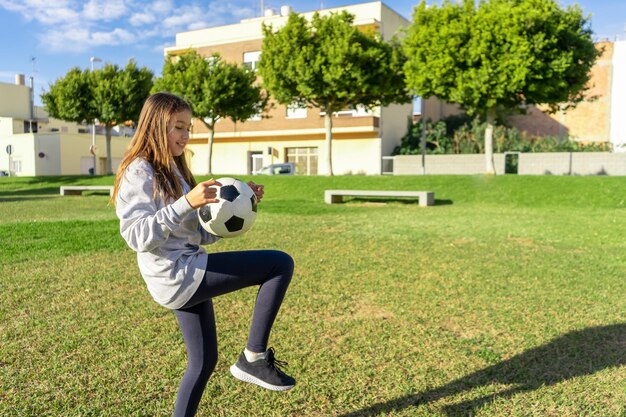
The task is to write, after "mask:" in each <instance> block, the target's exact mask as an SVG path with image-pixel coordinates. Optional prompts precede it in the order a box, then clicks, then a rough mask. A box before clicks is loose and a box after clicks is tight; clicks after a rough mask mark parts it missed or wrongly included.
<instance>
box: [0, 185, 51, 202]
mask: <svg viewBox="0 0 626 417" xmlns="http://www.w3.org/2000/svg"><path fill="white" fill-rule="evenodd" d="M52 194H54V195H59V187H43V188H28V189H20V190H9V191H0V199H1V200H3V201H6V198H15V197H20V196H42V197H46V196H49V195H52Z"/></svg>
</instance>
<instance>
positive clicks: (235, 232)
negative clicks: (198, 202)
mask: <svg viewBox="0 0 626 417" xmlns="http://www.w3.org/2000/svg"><path fill="white" fill-rule="evenodd" d="M217 182H219V183H220V184H222V186H221V187H220V186H217V185H214V186H213V187H215V188H217V198H219V200H220V201H218V202H217V203H211V204H207V205H205V206H202V207H200V208H199V209H198V217H199V219H200V224H201V225H202V227H203V228H204V229H205V230H206V231H207V232H209V233H211V234H213V235H215V236H219V237H235V236H239V235H242V234H244V233H245V232H247V231H248V230H250V228H251V227H252V225H253V224H254V221H255V220H256V208H257V200H256V195H255V194H254V191H252V188H250V186H249V185H248V184H246V183H244V182H242V181H240V180H238V179H236V178H229V177H225V178H219V179H218V180H217Z"/></svg>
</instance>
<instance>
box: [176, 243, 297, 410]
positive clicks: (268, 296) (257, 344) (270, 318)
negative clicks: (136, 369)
mask: <svg viewBox="0 0 626 417" xmlns="http://www.w3.org/2000/svg"><path fill="white" fill-rule="evenodd" d="M293 267H294V264H293V259H292V258H291V257H290V256H289V255H288V254H286V253H284V252H280V251H274V250H257V251H242V252H222V253H213V254H209V260H208V263H207V269H206V273H205V275H204V280H203V281H202V283H201V284H200V287H199V288H198V290H197V291H196V293H195V294H194V295H193V297H192V298H191V300H189V301H188V302H187V304H185V306H184V307H183V308H181V309H179V310H174V312H175V314H176V318H177V319H178V324H179V325H180V329H181V330H182V333H183V338H184V340H185V345H186V347H187V370H186V371H185V375H184V376H183V379H182V381H181V383H180V387H179V388H178V395H177V397H176V407H175V409H174V417H191V416H194V415H195V413H196V409H197V408H198V404H199V403H200V398H201V397H202V393H203V392H204V387H205V386H206V383H207V381H208V380H209V377H210V376H211V373H212V372H213V369H214V368H215V365H216V364H217V333H216V330H215V315H214V313H213V302H212V301H211V299H212V298H213V297H217V296H218V295H222V294H226V293H229V292H232V291H236V290H239V289H241V288H245V287H250V286H253V285H260V288H259V292H258V293H257V297H256V304H255V306H254V313H253V316H252V325H251V327H250V334H249V336H248V342H247V344H246V347H247V348H248V350H250V351H252V352H264V351H265V350H266V349H267V341H268V339H269V335H270V331H271V330H272V325H273V324H274V319H275V318H276V314H278V310H279V309H280V305H281V303H282V301H283V298H284V297H285V292H286V291H287V287H288V286H289V282H290V281H291V276H292V275H293Z"/></svg>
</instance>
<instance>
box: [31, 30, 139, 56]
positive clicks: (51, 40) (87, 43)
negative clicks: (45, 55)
mask: <svg viewBox="0 0 626 417" xmlns="http://www.w3.org/2000/svg"><path fill="white" fill-rule="evenodd" d="M41 39H42V41H43V42H45V43H46V46H47V47H48V48H49V49H50V50H51V51H53V52H76V53H78V52H85V51H88V50H90V49H92V48H95V47H98V46H112V45H127V44H130V43H132V42H134V41H135V40H136V36H135V35H134V34H132V33H131V32H129V31H127V30H125V29H120V28H115V29H113V30H111V31H109V32H90V31H89V29H86V28H79V27H74V28H73V29H72V30H58V29H52V30H49V31H47V32H45V33H43V34H42V35H41Z"/></svg>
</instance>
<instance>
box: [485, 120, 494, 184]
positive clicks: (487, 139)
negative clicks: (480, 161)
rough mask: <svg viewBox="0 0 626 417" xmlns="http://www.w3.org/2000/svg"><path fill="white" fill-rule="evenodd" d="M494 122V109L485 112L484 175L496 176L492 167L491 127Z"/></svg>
mask: <svg viewBox="0 0 626 417" xmlns="http://www.w3.org/2000/svg"><path fill="white" fill-rule="evenodd" d="M495 122H496V109H495V108H490V109H488V110H487V129H486V130H485V162H486V166H485V173H486V174H492V175H495V174H496V168H495V167H494V165H493V125H494V124H495Z"/></svg>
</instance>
